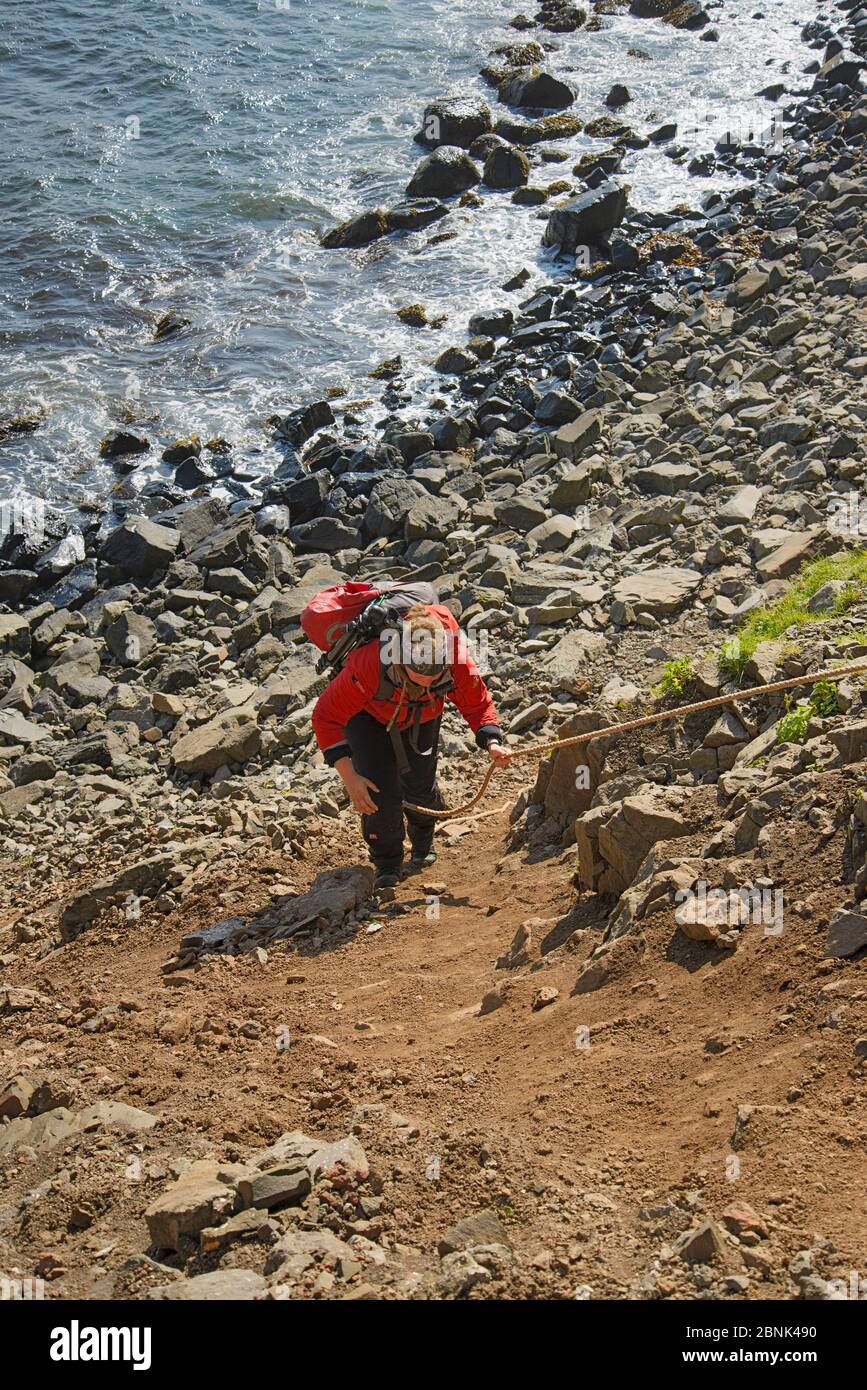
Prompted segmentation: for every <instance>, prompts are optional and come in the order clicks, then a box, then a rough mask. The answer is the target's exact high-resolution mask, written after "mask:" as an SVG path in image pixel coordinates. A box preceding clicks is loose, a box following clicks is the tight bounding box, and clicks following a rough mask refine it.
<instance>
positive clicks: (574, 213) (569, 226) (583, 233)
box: [542, 179, 626, 255]
mask: <svg viewBox="0 0 867 1390" xmlns="http://www.w3.org/2000/svg"><path fill="white" fill-rule="evenodd" d="M625 214H626V189H625V188H623V187H622V186H621V185H620V184H619V183H615V182H614V180H613V179H607V180H606V181H605V183H601V184H599V186H598V188H593V189H591V190H590V191H589V192H587V193H582V194H580V195H579V196H578V197H577V198H573V199H571V200H570V201H569V202H567V203H562V204H560V206H559V207H556V208H554V209H553V210H552V212H551V215H550V217H549V218H548V221H547V224H546V226H545V231H544V234H543V236H542V245H543V246H559V247H560V250H561V251H562V252H563V253H564V254H567V255H571V254H573V253H574V252H575V250H576V248H577V247H579V246H595V245H597V244H598V243H599V242H600V241H601V240H602V239H603V238H604V237H606V236H607V235H608V233H609V232H610V231H612V230H613V229H614V228H615V227H616V226H617V225H618V223H620V222H622V221H623V218H624V216H625Z"/></svg>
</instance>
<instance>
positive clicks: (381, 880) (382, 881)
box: [373, 860, 402, 888]
mask: <svg viewBox="0 0 867 1390" xmlns="http://www.w3.org/2000/svg"><path fill="white" fill-rule="evenodd" d="M373 867H374V868H375V869H376V878H375V879H374V881H373V886H374V888H396V887H397V885H398V884H399V883H400V879H401V868H402V865H401V864H394V863H380V864H377V862H376V860H374V861H373Z"/></svg>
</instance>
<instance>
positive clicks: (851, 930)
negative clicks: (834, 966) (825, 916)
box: [825, 908, 867, 958]
mask: <svg viewBox="0 0 867 1390" xmlns="http://www.w3.org/2000/svg"><path fill="white" fill-rule="evenodd" d="M864 946H867V915H865V914H864V913H863V912H847V911H846V909H845V908H838V909H837V911H836V912H835V913H834V914H833V916H832V918H831V921H830V923H829V924H828V938H827V941H826V943H825V955H826V956H837V957H838V958H842V957H845V956H854V955H855V953H856V951H860V950H861V949H862V947H864Z"/></svg>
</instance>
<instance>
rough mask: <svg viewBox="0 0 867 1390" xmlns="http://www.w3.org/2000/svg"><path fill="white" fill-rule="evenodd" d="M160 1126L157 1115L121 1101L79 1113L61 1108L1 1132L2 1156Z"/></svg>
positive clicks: (104, 1102) (21, 1120) (22, 1118)
mask: <svg viewBox="0 0 867 1390" xmlns="http://www.w3.org/2000/svg"><path fill="white" fill-rule="evenodd" d="M156 1123H157V1119H156V1116H155V1115H149V1114H148V1113H147V1111H146V1110H136V1109H135V1107H134V1106H132V1105H124V1104H122V1103H121V1102H120V1101H114V1100H100V1101H97V1102H96V1103H95V1104H94V1105H88V1106H85V1108H84V1109H83V1110H78V1111H71V1110H67V1109H66V1108H65V1106H62V1105H60V1106H58V1107H57V1108H56V1109H54V1110H47V1111H46V1112H45V1113H44V1114H43V1115H37V1116H36V1117H35V1118H34V1119H27V1118H26V1117H25V1116H23V1115H22V1116H20V1117H19V1118H18V1119H17V1120H13V1121H12V1122H11V1124H8V1125H5V1126H4V1127H3V1128H0V1154H4V1153H10V1152H11V1151H12V1150H13V1149H14V1148H17V1146H18V1145H19V1144H26V1145H27V1146H28V1148H31V1149H54V1148H56V1147H57V1145H58V1144H62V1143H64V1141H65V1140H67V1139H70V1138H72V1137H73V1136H74V1135H76V1134H83V1133H84V1132H85V1131H89V1130H98V1129H120V1130H123V1131H125V1132H126V1133H128V1134H134V1133H136V1132H138V1131H141V1130H147V1129H153V1127H154V1125H155V1124H156Z"/></svg>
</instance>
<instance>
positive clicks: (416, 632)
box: [403, 603, 450, 670]
mask: <svg viewBox="0 0 867 1390" xmlns="http://www.w3.org/2000/svg"><path fill="white" fill-rule="evenodd" d="M449 635H450V634H449V632H448V629H447V628H446V625H445V623H444V622H443V621H442V619H441V618H439V617H438V616H437V614H436V613H432V612H431V610H430V608H429V607H428V606H427V604H424V603H414V604H413V606H412V608H408V609H407V611H406V613H405V614H404V616H403V650H404V652H405V656H404V664H405V665H406V666H408V667H409V668H410V670H412V669H413V654H414V655H415V658H416V660H418V661H419V662H420V664H421V665H430V664H431V663H434V664H437V665H440V666H447V665H448V664H449V661H450V656H449V648H448V642H447V638H448V636H449Z"/></svg>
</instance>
